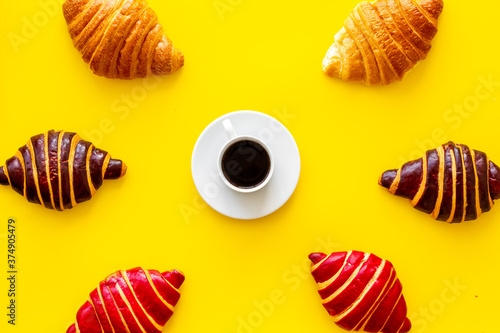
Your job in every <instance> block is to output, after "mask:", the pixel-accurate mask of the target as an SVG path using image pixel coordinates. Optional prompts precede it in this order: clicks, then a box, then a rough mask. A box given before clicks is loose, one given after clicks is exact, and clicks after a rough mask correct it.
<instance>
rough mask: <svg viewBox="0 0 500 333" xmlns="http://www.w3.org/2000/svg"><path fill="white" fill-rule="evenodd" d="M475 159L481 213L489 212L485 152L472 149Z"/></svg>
mask: <svg viewBox="0 0 500 333" xmlns="http://www.w3.org/2000/svg"><path fill="white" fill-rule="evenodd" d="M474 154H475V159H476V172H477V179H478V181H477V189H478V194H479V206H480V207H481V211H482V212H483V213H485V212H489V211H490V209H491V206H490V193H489V189H488V187H489V180H488V158H487V157H486V154H485V153H483V152H481V151H477V150H474Z"/></svg>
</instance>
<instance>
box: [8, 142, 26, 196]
mask: <svg viewBox="0 0 500 333" xmlns="http://www.w3.org/2000/svg"><path fill="white" fill-rule="evenodd" d="M14 156H15V157H17V159H18V160H19V163H21V166H22V168H23V177H24V180H23V183H24V184H23V197H24V198H25V199H27V198H28V197H27V195H26V165H24V157H23V154H21V152H20V151H19V150H18V151H16V154H15V155H14ZM4 169H5V174H6V175H7V178H9V175H8V170H7V166H5V168H4ZM9 183H10V178H9Z"/></svg>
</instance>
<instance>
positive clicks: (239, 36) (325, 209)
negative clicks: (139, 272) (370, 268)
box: [0, 0, 500, 333]
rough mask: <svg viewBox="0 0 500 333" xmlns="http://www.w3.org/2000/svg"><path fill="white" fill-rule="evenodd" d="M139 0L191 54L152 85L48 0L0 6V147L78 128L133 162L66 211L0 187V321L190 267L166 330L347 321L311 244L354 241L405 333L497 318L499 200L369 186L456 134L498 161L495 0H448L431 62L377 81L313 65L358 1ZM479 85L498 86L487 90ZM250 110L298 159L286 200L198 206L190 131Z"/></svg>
mask: <svg viewBox="0 0 500 333" xmlns="http://www.w3.org/2000/svg"><path fill="white" fill-rule="evenodd" d="M59 1H60V0H59ZM42 2H45V3H51V4H53V3H56V1H55V0H54V1H51V0H42ZM149 3H150V5H151V6H152V7H153V8H154V9H155V10H156V12H157V14H158V16H159V17H160V21H161V22H162V23H163V25H164V27H165V31H166V33H167V34H168V36H169V37H170V38H171V39H172V40H173V41H174V43H175V44H176V45H177V46H178V47H179V48H180V49H181V50H182V51H183V52H184V54H185V59H186V60H185V66H184V67H183V68H182V69H181V70H180V71H178V72H177V73H175V74H174V75H172V76H170V77H164V78H161V79H159V80H158V81H155V80H149V81H143V80H133V81H117V80H108V79H104V78H100V77H97V76H95V75H93V74H92V73H91V72H90V70H89V69H88V68H87V66H86V65H85V64H84V63H83V61H82V60H81V59H80V55H79V53H78V52H77V51H76V50H75V49H74V48H73V46H72V43H71V40H70V38H69V36H68V33H67V27H66V23H65V21H64V19H63V17H62V11H61V8H60V5H57V8H56V9H55V10H54V11H53V10H51V9H50V8H49V11H48V12H47V10H46V9H43V8H42V7H41V5H40V3H39V2H38V1H36V0H28V1H7V2H4V3H2V6H3V9H2V11H1V12H0V22H2V23H1V25H0V29H1V30H0V36H1V38H0V50H1V53H0V73H1V74H0V77H1V79H0V124H1V130H0V142H1V144H0V160H1V161H5V160H6V159H7V158H9V157H10V156H12V155H13V154H14V153H15V151H16V149H17V148H18V147H20V146H21V145H24V144H25V143H26V141H27V140H28V138H29V137H30V136H32V135H35V134H38V133H41V132H44V131H46V130H48V129H52V128H54V129H64V130H67V131H74V132H78V133H79V134H80V135H81V136H82V137H83V138H84V139H87V140H90V141H93V142H94V143H95V144H96V145H98V146H99V147H100V148H102V149H104V150H107V151H108V152H110V153H111V154H112V156H113V157H116V158H121V159H123V160H124V161H125V162H126V163H127V165H128V167H129V170H128V173H127V175H126V176H125V177H124V178H123V179H121V180H117V181H107V182H106V183H105V184H104V185H103V187H102V188H101V189H100V190H99V191H98V192H97V194H96V196H95V197H94V199H93V200H91V201H89V202H87V203H84V204H81V205H79V206H77V207H76V208H74V209H72V210H70V211H65V212H63V213H59V212H55V211H51V210H48V209H44V208H43V207H41V206H37V205H33V204H29V203H27V202H25V201H24V199H23V198H22V197H21V196H19V195H18V194H16V193H15V192H13V191H12V190H10V189H9V188H8V187H2V188H0V238H1V241H0V258H4V259H2V262H1V263H0V267H2V268H1V273H0V277H1V281H2V282H0V295H1V296H0V305H1V306H0V309H1V310H0V318H1V320H0V331H2V332H8V333H10V332H15V333H20V332H39V333H56V332H65V330H66V328H67V327H68V326H69V325H70V324H71V323H72V322H73V320H74V318H75V315H76V311H77V310H78V308H79V307H80V306H81V304H83V302H84V301H85V300H86V297H87V295H88V293H89V292H90V291H91V290H92V289H93V288H95V286H96V285H97V283H98V282H99V281H100V280H101V279H103V278H104V277H105V276H106V275H108V274H110V273H112V272H114V271H116V270H118V269H128V268H132V267H135V266H143V267H145V268H151V269H158V270H162V271H164V270H169V269H172V268H177V269H180V270H182V271H183V272H184V273H185V275H186V282H185V284H184V285H183V287H182V288H181V292H182V296H181V300H180V302H179V304H178V306H177V308H176V314H175V315H174V317H173V318H172V319H171V320H170V321H169V323H168V325H167V328H166V329H165V331H168V332H172V333H173V332H184V333H185V332H193V333H194V332H201V331H203V332H220V333H235V332H236V333H254V332H255V333H271V332H273V333H274V332H285V331H287V332H316V333H320V332H325V333H326V332H331V333H333V332H342V330H341V329H339V328H337V327H336V326H335V325H334V324H333V323H332V322H331V320H330V318H329V316H328V315H327V313H326V311H325V310H324V309H323V308H322V306H321V303H320V298H319V296H318V294H317V291H316V286H315V284H314V282H313V280H312V277H311V276H310V275H309V272H308V262H307V259H306V258H307V255H308V254H309V253H310V252H312V251H315V250H323V251H333V250H353V249H356V250H362V251H367V252H373V253H375V254H377V255H378V256H381V257H383V258H385V259H388V260H390V261H392V263H393V264H394V265H395V267H396V269H397V272H398V275H399V278H400V279H401V281H402V283H403V286H404V295H405V297H406V300H407V304H408V314H409V315H410V316H411V318H412V319H413V324H414V329H413V330H412V332H426V333H436V332H439V333H441V332H457V333H459V332H483V333H486V332H498V330H499V329H498V327H499V324H498V319H497V318H498V309H499V307H498V299H499V298H500V289H498V288H497V286H498V274H499V273H500V272H499V269H498V265H497V261H498V254H499V251H500V242H499V241H498V235H499V234H500V223H499V221H498V220H499V218H500V209H499V208H496V209H495V208H494V209H493V210H492V211H491V212H490V213H487V214H485V215H483V216H482V217H481V218H480V219H479V220H477V221H474V222H467V223H463V224H460V225H448V224H445V223H441V222H437V221H433V220H432V219H431V218H430V217H428V216H426V215H425V214H422V213H420V212H418V211H417V210H414V209H413V208H412V207H411V206H410V204H409V203H408V202H407V201H406V200H404V199H401V198H397V197H393V196H391V195H390V194H389V193H387V191H386V190H385V189H383V188H381V187H379V186H378V185H377V179H378V177H379V175H380V174H381V173H382V172H383V171H385V170H386V169H392V168H396V167H399V166H400V165H401V164H402V162H403V161H405V160H408V159H410V158H416V157H417V156H418V155H420V154H421V153H423V151H424V150H425V149H428V148H434V147H436V146H438V145H439V144H442V143H444V142H446V141H447V140H451V139H452V140H455V141H457V142H460V143H465V144H467V145H469V146H470V147H472V148H475V149H478V150H481V151H484V152H486V153H488V155H489V157H490V158H491V159H492V160H493V161H497V163H499V162H498V161H500V145H499V142H498V126H499V125H498V124H499V121H500V115H499V106H498V98H499V97H500V86H499V84H498V82H500V65H499V62H498V55H499V51H500V47H499V43H498V33H499V28H498V27H499V25H498V24H499V22H498V13H499V12H500V3H499V2H498V1H493V0H489V1H486V0H483V1H475V2H473V3H471V2H470V1H464V0H461V1H457V0H456V1H446V2H445V8H444V12H443V14H442V16H441V18H440V20H439V33H438V34H437V36H436V38H435V39H434V41H433V48H432V50H431V53H430V54H429V57H428V58H427V60H425V61H423V62H422V63H421V64H419V65H418V66H417V67H416V68H415V70H414V71H413V72H412V73H410V74H409V76H408V77H407V78H406V79H405V80H404V81H403V82H401V83H396V84H393V85H391V86H387V87H374V88H367V87H364V86H362V85H356V84H347V83H345V82H342V81H340V80H337V79H333V78H329V77H327V76H325V75H324V74H323V73H322V71H321V61H322V59H323V56H324V54H325V53H326V51H327V49H328V47H329V46H330V44H331V43H332V41H333V37H334V35H335V33H336V32H337V31H338V30H339V29H340V27H341V25H342V22H343V21H344V19H345V17H346V16H347V15H348V13H349V11H350V10H351V9H352V8H354V6H355V5H356V4H357V0H350V1H332V0H328V1H326V0H325V1H303V2H302V1H301V2H299V1H295V2H294V1H265V0H231V1H230V0H220V1H214V0H201V1H170V0H169V1H160V0H150V1H149ZM220 3H223V4H226V7H225V11H224V12H220V13H218V11H217V10H216V8H215V6H214V5H215V4H220ZM44 18H45V19H44ZM26 22H31V23H36V25H35V28H36V29H34V30H31V31H30V30H26V29H27V28H26V27H25V25H27V24H29V23H26ZM23 29H24V31H23ZM14 35H15V36H17V37H22V38H24V39H22V40H21V41H22V42H20V43H21V44H16V45H14V44H13V43H12V42H11V40H12V38H15V37H13V36H14ZM9 38H10V39H9ZM18 41H19V40H18ZM481 80H483V81H484V80H492V81H494V82H497V83H496V85H493V86H491V87H489V89H490V90H488V87H486V86H485V85H484V83H482V81H481ZM476 94H478V95H477V96H479V97H481V98H478V97H476ZM127 101H128V102H127ZM127 103H128V104H127ZM454 105H458V106H455V107H460V105H461V106H462V108H463V109H464V110H465V111H464V112H463V113H462V114H458V113H455V111H453V110H454V109H453V108H454ZM464 105H465V106H464ZM245 109H249V110H257V111H261V112H264V113H266V114H269V115H271V116H274V117H276V118H277V119H278V120H280V121H281V122H282V123H283V124H285V125H286V126H287V128H288V129H289V130H290V132H291V133H292V134H293V136H294V137H295V139H296V141H297V144H298V146H299V149H300V154H301V161H302V170H301V177H300V180H299V183H298V186H297V189H296V191H295V193H294V195H293V196H292V198H291V199H290V200H289V201H288V202H287V203H286V204H285V206H283V207H282V208H281V209H280V210H279V211H277V212H276V213H274V214H272V215H270V216H268V217H265V218H262V219H259V220H254V221H239V220H233V219H230V218H227V217H225V216H222V215H220V214H219V213H217V212H215V211H214V210H212V209H211V208H210V207H208V206H207V205H204V204H203V202H202V200H201V198H200V196H199V195H198V194H197V192H196V189H195V186H194V184H193V181H192V178H191V165H190V162H191V153H192V149H193V147H194V144H195V142H196V139H197V138H198V136H199V134H200V133H201V132H202V130H203V129H204V128H205V127H206V126H207V125H208V124H209V123H210V122H212V121H213V120H214V119H216V118H217V117H219V116H221V115H223V114H225V113H228V112H231V111H236V110H245ZM8 218H14V219H15V220H16V226H17V253H16V255H17V268H18V271H19V274H18V276H17V277H18V281H17V292H18V297H17V304H18V309H17V321H16V326H15V327H13V326H12V325H7V317H6V312H7V311H6V306H7V302H8V299H7V289H8V286H7V281H6V271H7V263H6V257H7V248H6V230H7V220H8ZM450 285H458V286H459V288H457V287H455V289H452V288H450ZM270 302H273V303H272V304H273V305H272V306H271V305H270V304H271V303H270ZM246 325H248V326H246Z"/></svg>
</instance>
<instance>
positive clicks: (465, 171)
mask: <svg viewBox="0 0 500 333" xmlns="http://www.w3.org/2000/svg"><path fill="white" fill-rule="evenodd" d="M457 146H458V149H459V150H460V157H461V159H462V169H463V170H462V171H463V172H462V174H463V187H464V193H463V195H464V207H463V209H464V211H463V213H462V222H463V221H465V212H466V211H467V206H468V203H467V169H466V168H465V159H464V151H463V149H462V146H461V145H459V144H458V145H457Z"/></svg>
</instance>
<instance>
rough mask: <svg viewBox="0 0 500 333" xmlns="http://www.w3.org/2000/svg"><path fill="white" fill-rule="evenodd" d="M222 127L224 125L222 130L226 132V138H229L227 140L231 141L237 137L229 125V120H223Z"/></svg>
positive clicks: (231, 125)
mask: <svg viewBox="0 0 500 333" xmlns="http://www.w3.org/2000/svg"><path fill="white" fill-rule="evenodd" d="M222 125H224V129H225V130H226V134H227V137H228V138H229V140H232V139H234V138H235V137H237V136H238V135H237V134H236V131H235V130H234V128H233V124H231V120H229V119H225V120H224V121H223V122H222Z"/></svg>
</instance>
